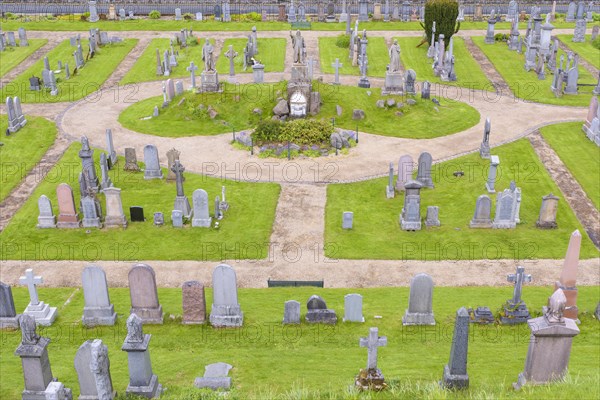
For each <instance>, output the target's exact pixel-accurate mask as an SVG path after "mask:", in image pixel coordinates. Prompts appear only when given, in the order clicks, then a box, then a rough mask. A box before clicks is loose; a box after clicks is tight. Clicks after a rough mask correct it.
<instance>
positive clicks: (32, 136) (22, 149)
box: [0, 114, 58, 202]
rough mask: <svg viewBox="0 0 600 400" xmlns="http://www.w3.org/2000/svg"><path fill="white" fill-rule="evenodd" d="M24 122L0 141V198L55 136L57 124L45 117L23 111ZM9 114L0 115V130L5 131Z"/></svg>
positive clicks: (16, 183) (22, 176)
mask: <svg viewBox="0 0 600 400" xmlns="http://www.w3.org/2000/svg"><path fill="white" fill-rule="evenodd" d="M25 118H26V119H27V125H25V127H23V128H21V129H20V130H19V131H18V132H17V133H13V134H11V135H10V136H4V137H3V138H2V139H1V140H0V141H1V142H2V143H4V145H3V146H2V147H0V165H1V166H2V167H1V168H0V202H1V201H3V200H4V199H5V198H6V196H8V194H9V193H10V192H11V191H12V190H13V189H14V188H15V187H16V186H17V185H18V184H19V183H20V182H21V180H23V178H25V176H27V174H28V173H29V171H31V169H32V168H33V167H34V166H35V165H36V164H37V163H38V162H39V161H40V160H41V159H42V156H43V155H44V154H45V153H46V151H47V150H48V148H49V147H50V146H51V145H52V144H53V143H54V140H55V139H56V133H57V132H58V131H57V129H56V125H55V124H54V122H50V121H48V120H47V119H45V118H41V117H34V116H31V115H26V116H25ZM6 128H8V117H7V116H6V114H5V115H0V132H6Z"/></svg>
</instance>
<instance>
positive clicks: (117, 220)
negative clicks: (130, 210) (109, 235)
mask: <svg viewBox="0 0 600 400" xmlns="http://www.w3.org/2000/svg"><path fill="white" fill-rule="evenodd" d="M104 226H105V227H107V228H127V219H126V218H125V216H124V215H121V216H120V217H106V219H105V220H104Z"/></svg>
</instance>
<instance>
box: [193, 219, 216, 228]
mask: <svg viewBox="0 0 600 400" xmlns="http://www.w3.org/2000/svg"><path fill="white" fill-rule="evenodd" d="M211 225H212V218H205V219H203V218H193V219H192V227H194V228H210V227H211Z"/></svg>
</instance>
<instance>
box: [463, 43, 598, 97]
mask: <svg viewBox="0 0 600 400" xmlns="http://www.w3.org/2000/svg"><path fill="white" fill-rule="evenodd" d="M472 39H473V42H474V43H475V44H476V45H477V46H478V47H479V48H480V49H481V51H483V53H484V54H485V55H486V56H487V57H488V58H489V59H490V61H491V62H492V64H494V67H495V68H496V69H497V70H498V72H499V73H500V75H502V77H503V78H504V80H505V81H506V83H508V85H509V86H510V88H511V89H512V91H513V93H514V94H515V96H517V97H518V98H521V99H523V100H526V101H534V102H538V103H546V104H557V105H565V106H587V105H588V104H589V103H590V96H591V92H592V87H591V86H590V87H580V88H579V94H578V95H563V96H562V97H561V98H556V97H555V96H554V93H552V89H550V86H551V85H552V79H553V75H552V74H551V73H550V71H548V70H546V79H545V80H543V81H539V80H538V79H537V74H536V73H535V72H534V71H529V72H527V71H525V68H524V65H525V55H524V54H518V53H517V52H516V51H510V50H508V46H507V45H506V43H496V44H493V45H489V44H485V43H484V42H483V39H484V38H483V36H481V37H473V38H472ZM561 54H564V52H563V51H562V50H559V51H558V56H557V63H558V64H560V56H561ZM565 60H566V56H565ZM596 82H597V77H592V75H591V74H590V73H589V72H588V71H587V70H586V69H585V68H583V67H582V66H579V81H578V83H579V84H595V83H596Z"/></svg>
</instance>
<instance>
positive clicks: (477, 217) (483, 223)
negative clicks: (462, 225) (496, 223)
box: [469, 194, 492, 228]
mask: <svg viewBox="0 0 600 400" xmlns="http://www.w3.org/2000/svg"><path fill="white" fill-rule="evenodd" d="M491 212H492V200H491V199H490V197H489V196H488V195H485V194H483V195H481V196H479V197H478V198H477V203H476V204H475V214H474V215H473V219H472V220H471V223H470V224H469V226H470V227H471V228H491V227H492V219H491Z"/></svg>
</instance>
